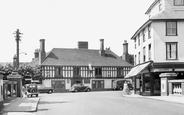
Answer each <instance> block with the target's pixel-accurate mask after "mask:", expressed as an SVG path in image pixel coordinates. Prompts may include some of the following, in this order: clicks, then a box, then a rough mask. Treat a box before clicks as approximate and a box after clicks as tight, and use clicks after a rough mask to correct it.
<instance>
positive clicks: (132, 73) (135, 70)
mask: <svg viewBox="0 0 184 115" xmlns="http://www.w3.org/2000/svg"><path fill="white" fill-rule="evenodd" d="M151 63H152V61H149V62H146V63H144V64H140V65H137V66H135V67H133V68H132V69H131V70H130V72H129V73H128V74H127V75H126V76H125V78H130V77H133V76H136V75H138V74H140V73H141V71H142V70H144V69H145V68H146V67H148V66H149V65H150V64H151Z"/></svg>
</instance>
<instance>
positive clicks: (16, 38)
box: [14, 29, 22, 70]
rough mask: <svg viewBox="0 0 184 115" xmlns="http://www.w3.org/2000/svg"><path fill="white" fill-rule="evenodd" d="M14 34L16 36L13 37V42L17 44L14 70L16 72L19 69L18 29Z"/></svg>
mask: <svg viewBox="0 0 184 115" xmlns="http://www.w3.org/2000/svg"><path fill="white" fill-rule="evenodd" d="M14 34H16V36H15V41H16V43H17V59H16V70H18V68H19V41H21V39H20V38H21V36H20V34H22V33H20V31H19V29H17V31H15V33H14Z"/></svg>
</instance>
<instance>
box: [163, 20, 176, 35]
mask: <svg viewBox="0 0 184 115" xmlns="http://www.w3.org/2000/svg"><path fill="white" fill-rule="evenodd" d="M166 35H168V36H176V35H177V22H176V21H168V22H166Z"/></svg>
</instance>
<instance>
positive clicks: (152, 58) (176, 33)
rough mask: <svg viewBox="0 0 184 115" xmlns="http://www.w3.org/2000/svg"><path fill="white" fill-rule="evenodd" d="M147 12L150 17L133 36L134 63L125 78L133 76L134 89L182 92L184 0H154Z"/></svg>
mask: <svg viewBox="0 0 184 115" xmlns="http://www.w3.org/2000/svg"><path fill="white" fill-rule="evenodd" d="M145 14H146V15H147V16H148V21H146V22H145V23H144V24H143V25H142V26H141V27H140V28H139V29H138V30H137V31H136V32H135V34H134V35H133V36H132V37H131V39H132V40H134V44H135V46H134V49H135V54H134V59H135V62H134V65H135V67H134V68H132V70H131V71H130V72H129V74H128V75H127V76H126V78H130V77H132V78H133V79H134V83H135V86H136V87H135V93H139V94H142V95H169V94H179V95H180V94H181V95H182V94H183V93H182V92H184V89H183V85H182V84H183V81H182V79H184V52H183V50H182V49H183V48H184V45H183V44H184V39H183V38H184V32H183V31H184V1H183V0H155V1H154V2H153V3H152V4H151V6H150V7H149V8H148V10H147V11H146V13H145ZM135 70H137V71H135ZM173 80H179V81H176V82H174V81H173ZM171 82H172V83H171ZM176 89H177V92H176V91H175V90H176ZM178 89H179V90H178Z"/></svg>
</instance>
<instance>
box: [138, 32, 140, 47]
mask: <svg viewBox="0 0 184 115" xmlns="http://www.w3.org/2000/svg"><path fill="white" fill-rule="evenodd" d="M138 46H140V34H138Z"/></svg>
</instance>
